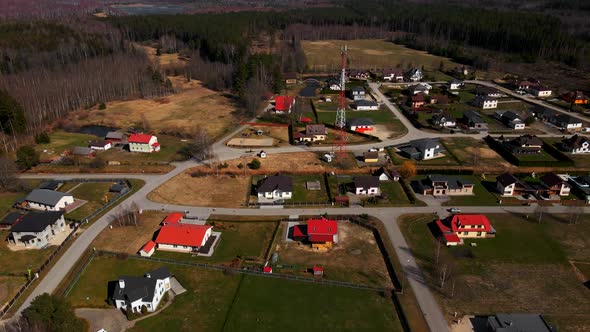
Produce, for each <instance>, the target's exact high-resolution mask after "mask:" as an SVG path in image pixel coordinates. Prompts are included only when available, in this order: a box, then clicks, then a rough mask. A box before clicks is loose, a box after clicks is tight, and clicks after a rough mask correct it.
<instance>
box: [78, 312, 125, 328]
mask: <svg viewBox="0 0 590 332" xmlns="http://www.w3.org/2000/svg"><path fill="white" fill-rule="evenodd" d="M75 313H76V316H78V317H80V318H84V319H85V320H86V321H88V324H89V325H90V328H89V331H90V332H96V331H98V330H100V329H105V330H107V331H108V332H124V331H125V330H127V328H129V327H130V326H131V324H130V323H129V321H128V320H127V317H125V315H124V314H123V313H122V312H121V310H118V309H93V308H79V309H76V310H75Z"/></svg>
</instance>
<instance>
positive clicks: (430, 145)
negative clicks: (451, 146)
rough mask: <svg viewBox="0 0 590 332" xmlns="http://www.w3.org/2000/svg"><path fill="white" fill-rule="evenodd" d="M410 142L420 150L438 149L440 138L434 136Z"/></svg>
mask: <svg viewBox="0 0 590 332" xmlns="http://www.w3.org/2000/svg"><path fill="white" fill-rule="evenodd" d="M410 144H411V145H412V146H413V147H415V148H416V149H418V150H420V151H426V150H430V149H436V147H437V146H440V144H439V142H438V140H436V139H433V138H421V139H417V140H414V141H412V142H410Z"/></svg>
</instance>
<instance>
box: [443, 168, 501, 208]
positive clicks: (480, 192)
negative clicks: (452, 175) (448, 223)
mask: <svg viewBox="0 0 590 332" xmlns="http://www.w3.org/2000/svg"><path fill="white" fill-rule="evenodd" d="M460 177H462V178H464V179H465V180H471V181H472V182H473V183H474V187H473V193H474V194H475V195H470V196H449V198H450V200H448V201H446V202H444V203H443V205H445V206H488V205H498V198H497V196H496V195H495V194H494V193H493V188H495V186H496V183H495V181H494V179H495V176H493V175H488V176H487V179H488V180H482V179H481V178H480V177H478V176H473V175H460Z"/></svg>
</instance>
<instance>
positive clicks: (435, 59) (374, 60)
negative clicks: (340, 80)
mask: <svg viewBox="0 0 590 332" xmlns="http://www.w3.org/2000/svg"><path fill="white" fill-rule="evenodd" d="M344 44H346V45H347V46H348V59H349V66H350V67H351V68H385V67H396V66H397V65H400V66H401V67H402V68H406V67H409V66H410V65H412V66H424V68H425V69H426V70H436V69H438V68H439V64H440V62H441V61H443V64H444V66H445V68H451V67H455V66H457V64H456V63H454V62H452V61H451V60H449V59H448V58H444V57H439V56H435V55H431V54H428V53H426V52H422V51H416V50H412V49H410V48H407V47H405V46H402V45H397V44H394V43H390V42H387V41H385V40H379V39H358V40H346V41H344V40H322V41H302V46H303V50H304V52H305V55H306V57H307V64H308V66H309V67H310V68H312V69H315V70H328V71H330V70H336V69H337V68H339V67H340V47H341V46H343V45H344Z"/></svg>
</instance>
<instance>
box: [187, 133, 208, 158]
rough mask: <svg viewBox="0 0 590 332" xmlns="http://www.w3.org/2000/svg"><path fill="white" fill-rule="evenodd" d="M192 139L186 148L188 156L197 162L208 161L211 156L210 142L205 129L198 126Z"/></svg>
mask: <svg viewBox="0 0 590 332" xmlns="http://www.w3.org/2000/svg"><path fill="white" fill-rule="evenodd" d="M193 137H194V138H193V141H192V142H191V143H190V144H189V145H188V146H187V151H188V154H189V155H190V156H191V157H192V158H194V159H195V160H198V161H203V160H207V159H209V158H210V157H211V155H212V149H211V144H212V140H211V137H210V136H209V132H207V129H206V128H205V127H203V126H201V125H198V126H197V127H196V128H195V133H194V136H193Z"/></svg>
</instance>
